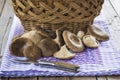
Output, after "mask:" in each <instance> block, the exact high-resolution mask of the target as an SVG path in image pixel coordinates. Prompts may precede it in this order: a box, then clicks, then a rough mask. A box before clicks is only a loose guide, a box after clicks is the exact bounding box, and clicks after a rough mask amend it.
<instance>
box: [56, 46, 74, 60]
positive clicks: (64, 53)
mask: <svg viewBox="0 0 120 80" xmlns="http://www.w3.org/2000/svg"><path fill="white" fill-rule="evenodd" d="M54 57H55V58H58V59H71V58H74V57H75V54H74V53H71V52H70V51H68V49H67V48H66V45H64V46H62V47H61V49H60V51H58V52H56V53H55V54H54Z"/></svg>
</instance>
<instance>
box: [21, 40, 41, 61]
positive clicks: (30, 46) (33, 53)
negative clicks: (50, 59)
mask: <svg viewBox="0 0 120 80" xmlns="http://www.w3.org/2000/svg"><path fill="white" fill-rule="evenodd" d="M23 54H24V56H25V57H26V58H27V59H28V60H30V61H36V60H38V59H39V58H40V57H41V54H42V52H41V49H40V48H38V47H37V46H36V45H34V43H32V41H28V42H27V43H26V44H25V45H24V46H23Z"/></svg>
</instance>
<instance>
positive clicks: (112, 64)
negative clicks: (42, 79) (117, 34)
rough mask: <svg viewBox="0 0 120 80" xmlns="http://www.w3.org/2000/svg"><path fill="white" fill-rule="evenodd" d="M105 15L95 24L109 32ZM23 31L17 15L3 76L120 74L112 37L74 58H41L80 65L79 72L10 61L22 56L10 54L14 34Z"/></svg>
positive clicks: (4, 62) (3, 59) (5, 59)
mask: <svg viewBox="0 0 120 80" xmlns="http://www.w3.org/2000/svg"><path fill="white" fill-rule="evenodd" d="M104 21H105V19H104V16H103V15H102V14H101V15H100V16H99V17H97V18H96V19H95V23H94V24H95V25H98V26H100V27H101V28H102V29H104V30H105V31H106V32H107V33H109V31H108V27H107V25H106V24H105V22H104ZM22 33H23V27H22V26H21V23H20V20H19V19H18V18H17V17H16V16H15V17H14V21H13V25H12V28H11V31H10V34H9V38H8V41H7V45H6V49H5V52H4V55H3V58H2V64H1V69H0V70H1V72H0V74H1V76H6V77H25V76H95V75H117V74H120V53H119V52H117V50H116V48H115V46H114V45H113V40H112V37H111V39H110V40H109V41H105V42H100V45H99V47H98V48H96V49H90V48H87V49H85V51H84V52H82V53H78V54H77V55H76V57H75V58H74V59H71V60H58V59H56V58H54V57H49V58H41V60H48V61H64V62H68V63H73V64H77V65H79V67H80V69H79V72H78V73H72V72H67V71H62V70H57V69H51V68H44V67H41V66H36V65H34V64H19V63H13V62H11V61H10V59H12V58H20V57H16V56H13V55H11V54H10V51H9V45H10V43H11V39H12V38H13V37H14V36H17V35H20V34H22Z"/></svg>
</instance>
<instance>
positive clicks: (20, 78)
mask: <svg viewBox="0 0 120 80" xmlns="http://www.w3.org/2000/svg"><path fill="white" fill-rule="evenodd" d="M9 80H37V77H24V78H22V77H18V78H9Z"/></svg>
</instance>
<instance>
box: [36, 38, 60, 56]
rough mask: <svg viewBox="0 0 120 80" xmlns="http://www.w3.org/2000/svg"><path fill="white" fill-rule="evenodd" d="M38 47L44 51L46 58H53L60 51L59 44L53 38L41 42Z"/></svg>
mask: <svg viewBox="0 0 120 80" xmlns="http://www.w3.org/2000/svg"><path fill="white" fill-rule="evenodd" d="M38 47H39V48H40V49H41V50H42V55H43V56H44V57H50V56H53V54H54V53H55V52H57V51H58V50H59V46H58V44H57V43H56V42H55V41H54V40H53V39H51V38H46V39H43V40H41V41H40V43H39V44H38Z"/></svg>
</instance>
